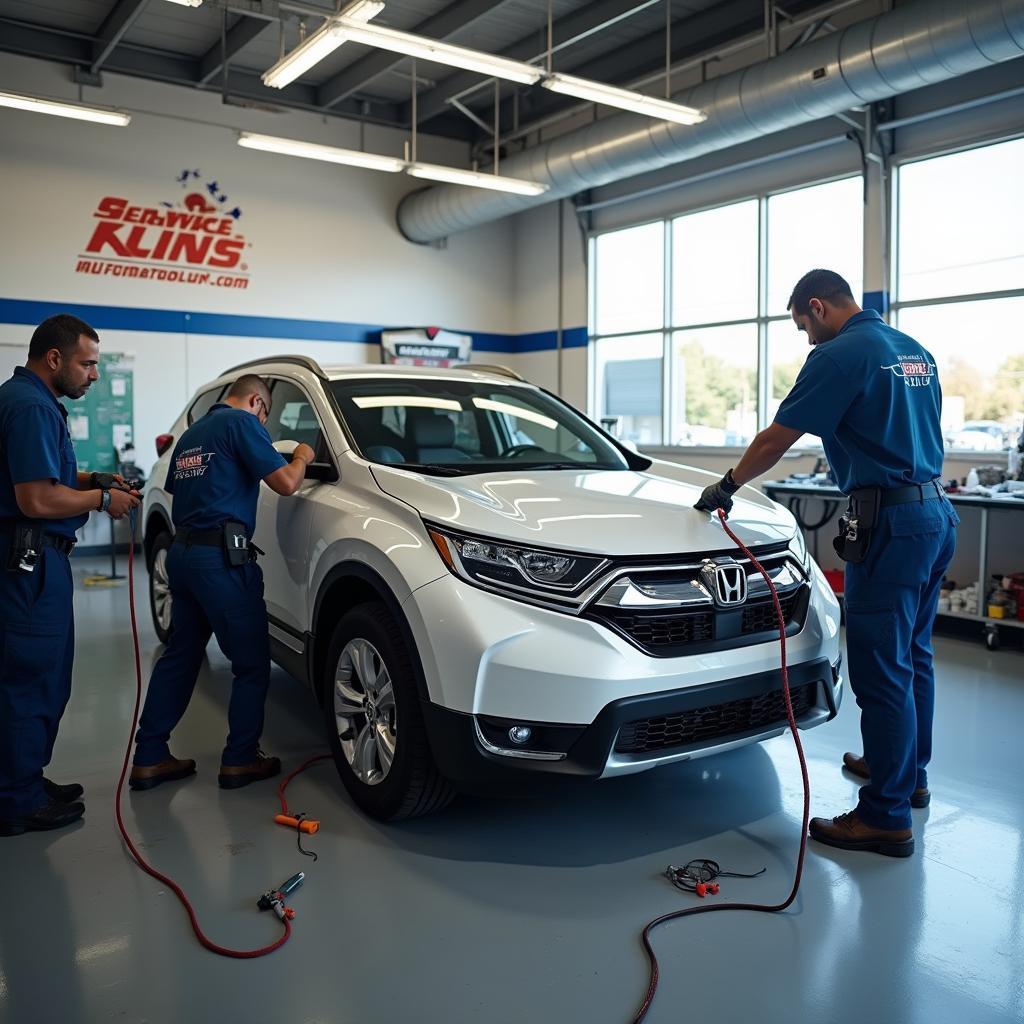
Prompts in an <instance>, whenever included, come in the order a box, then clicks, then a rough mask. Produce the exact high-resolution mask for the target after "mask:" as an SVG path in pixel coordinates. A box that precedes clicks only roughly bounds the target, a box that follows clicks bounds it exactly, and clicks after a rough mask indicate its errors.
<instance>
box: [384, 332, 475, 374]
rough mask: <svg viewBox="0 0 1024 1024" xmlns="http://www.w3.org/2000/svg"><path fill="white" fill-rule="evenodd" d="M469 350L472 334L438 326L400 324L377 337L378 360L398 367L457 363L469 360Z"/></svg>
mask: <svg viewBox="0 0 1024 1024" xmlns="http://www.w3.org/2000/svg"><path fill="white" fill-rule="evenodd" d="M472 351H473V338H472V335H469V334H453V333H452V332H451V331H442V330H441V328H440V327H401V328H396V329H394V330H390V331H381V336H380V352H381V359H382V360H383V361H384V362H385V363H394V364H397V365H400V366H436V367H441V368H443V367H446V366H458V365H459V364H461V363H468V362H469V357H470V354H471V353H472Z"/></svg>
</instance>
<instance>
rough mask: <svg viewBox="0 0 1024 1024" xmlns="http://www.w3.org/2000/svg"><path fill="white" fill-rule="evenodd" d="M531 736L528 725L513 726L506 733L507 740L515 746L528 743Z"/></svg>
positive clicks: (531, 732)
mask: <svg viewBox="0 0 1024 1024" xmlns="http://www.w3.org/2000/svg"><path fill="white" fill-rule="evenodd" d="M532 735H533V730H532V729H531V728H530V727H529V726H528V725H513V726H512V728H511V729H509V731H508V738H509V739H510V740H511V741H512V742H513V743H515V744H516V746H522V745H523V744H524V743H529V742H530V737H531V736H532Z"/></svg>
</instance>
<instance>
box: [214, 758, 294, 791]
mask: <svg viewBox="0 0 1024 1024" xmlns="http://www.w3.org/2000/svg"><path fill="white" fill-rule="evenodd" d="M280 774H281V759H280V758H279V757H267V755H266V754H264V753H263V751H262V750H257V751H256V760H255V761H252V762H250V763H249V764H221V766H220V775H218V776H217V782H218V783H219V784H220V788H221V789H241V788H242V787H243V786H248V785H249V783H250V782H262V781H263V780H264V779H272V778H273V777H274V776H275V775H280Z"/></svg>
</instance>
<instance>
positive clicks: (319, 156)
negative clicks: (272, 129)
mask: <svg viewBox="0 0 1024 1024" xmlns="http://www.w3.org/2000/svg"><path fill="white" fill-rule="evenodd" d="M238 144H239V145H240V146H244V147H245V148H246V149H261V150H263V151H264V152H266V153H280V154H282V155H283V156H301V157H305V158H306V159H308V160H325V161H327V163H331V164H345V165H347V166H349V167H366V168H368V169H370V170H373V171H390V172H391V173H394V172H396V171H400V170H401V169H402V168H403V167H404V166H405V161H403V160H399V159H398V158H397V157H392V156H380V155H378V154H377V153H363V152H361V151H360V150H358V149H336V148H335V147H334V146H319V145H317V144H316V143H315V142H298V141H296V140H295V139H279V138H275V137H274V136H272V135H255V134H253V133H252V132H242V133H241V134H240V135H239V136H238Z"/></svg>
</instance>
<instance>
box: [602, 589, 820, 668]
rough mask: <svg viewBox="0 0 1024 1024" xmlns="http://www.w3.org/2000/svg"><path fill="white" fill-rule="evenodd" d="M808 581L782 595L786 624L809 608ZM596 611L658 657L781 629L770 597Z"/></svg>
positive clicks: (727, 644)
mask: <svg viewBox="0 0 1024 1024" xmlns="http://www.w3.org/2000/svg"><path fill="white" fill-rule="evenodd" d="M807 594H808V590H807V588H806V587H801V588H800V590H797V591H794V592H792V593H790V594H786V595H784V596H782V597H781V598H780V599H779V603H780V604H781V605H782V615H783V618H784V619H785V620H786V626H787V628H788V627H789V626H791V625H793V624H794V623H802V621H803V617H804V615H805V613H806V610H807ZM593 614H594V616H595V617H596V618H598V619H599V620H601V621H603V622H605V623H607V624H608V625H610V626H612V627H613V628H614V629H615V630H617V631H618V632H620V633H623V634H625V635H626V636H627V637H629V639H630V640H632V641H633V643H635V644H636V645H637V646H638V647H640V648H641V649H642V650H644V651H645V652H646V653H648V654H650V655H653V656H654V657H656V658H672V657H680V656H682V655H685V654H690V653H697V650H693V649H692V648H696V647H697V645H700V647H701V649H704V650H708V649H723V650H724V649H727V648H729V647H737V646H742V642H743V640H744V639H746V640H748V641H750V640H751V639H753V638H755V637H758V636H759V635H760V634H765V639H770V637H769V636H768V635H767V634H769V633H775V634H776V635H778V625H777V619H776V617H775V606H774V604H773V603H772V601H771V600H770V599H769V600H762V601H758V602H757V603H748V604H746V605H744V606H743V608H741V609H740V608H737V609H735V610H732V611H730V610H719V611H712V610H707V609H702V610H700V611H689V612H677V611H668V612H664V611H650V612H637V611H631V610H619V609H615V608H595V609H594V612H593Z"/></svg>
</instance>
